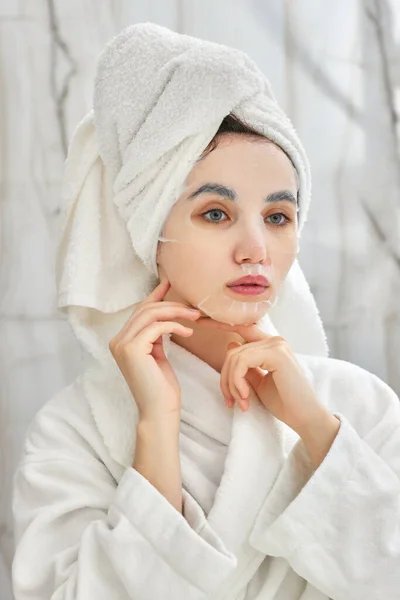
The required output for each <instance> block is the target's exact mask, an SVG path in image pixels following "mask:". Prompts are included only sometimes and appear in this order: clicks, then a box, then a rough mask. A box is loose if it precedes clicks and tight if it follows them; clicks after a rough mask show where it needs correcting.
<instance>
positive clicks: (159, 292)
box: [143, 277, 171, 304]
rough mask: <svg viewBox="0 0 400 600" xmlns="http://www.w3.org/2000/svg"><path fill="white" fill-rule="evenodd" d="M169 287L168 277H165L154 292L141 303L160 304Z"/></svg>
mask: <svg viewBox="0 0 400 600" xmlns="http://www.w3.org/2000/svg"><path fill="white" fill-rule="evenodd" d="M170 287H171V282H170V281H169V279H168V277H165V278H164V279H163V280H162V281H161V282H160V283H159V284H158V285H157V287H155V288H154V290H153V291H152V292H151V294H149V295H148V296H147V298H146V299H145V300H143V303H146V304H147V303H149V302H160V301H161V300H162V299H163V298H164V296H165V294H166V293H167V292H168V290H169V289H170Z"/></svg>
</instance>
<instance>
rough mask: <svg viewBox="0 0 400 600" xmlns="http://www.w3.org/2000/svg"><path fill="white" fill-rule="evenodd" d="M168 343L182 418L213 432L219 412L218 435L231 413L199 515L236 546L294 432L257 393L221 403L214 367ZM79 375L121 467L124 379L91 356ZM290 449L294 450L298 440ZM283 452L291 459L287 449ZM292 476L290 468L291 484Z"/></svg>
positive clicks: (130, 440)
mask: <svg viewBox="0 0 400 600" xmlns="http://www.w3.org/2000/svg"><path fill="white" fill-rule="evenodd" d="M169 344H170V346H169V349H168V353H167V356H168V357H169V360H170V361H171V363H172V364H173V366H174V369H175V372H176V375H177V377H178V380H179V382H180V385H181V390H182V419H183V420H185V421H187V422H189V423H191V424H192V425H195V426H197V428H199V429H201V430H202V431H203V432H205V433H207V434H208V435H211V436H213V437H215V439H218V435H219V432H218V421H219V419H222V422H223V430H222V432H220V435H221V436H223V435H224V432H225V434H226V431H227V429H226V427H227V421H226V419H227V415H229V416H228V418H229V419H231V423H230V425H229V427H230V434H229V436H228V437H229V438H230V439H228V440H227V441H228V449H227V456H226V462H225V466H224V471H223V474H222V478H221V481H220V485H219V487H218V489H217V492H216V495H215V499H214V503H213V505H212V508H211V510H210V512H209V514H208V517H207V518H208V521H209V523H210V525H211V526H212V527H213V528H214V529H215V531H216V532H217V533H218V534H219V535H220V536H221V538H222V539H223V540H224V542H225V544H226V545H227V547H228V548H229V549H230V550H231V551H233V552H235V551H236V552H239V550H240V549H243V544H246V540H247V539H248V537H249V535H250V532H251V529H252V526H253V524H254V521H255V518H256V516H257V514H258V512H259V510H260V508H261V506H262V504H263V503H264V501H265V499H266V498H267V496H268V494H269V492H270V491H271V489H272V487H273V485H274V482H275V481H276V479H277V477H278V475H279V473H280V471H281V470H282V468H283V466H284V464H285V462H288V461H287V460H286V459H287V457H288V454H289V453H290V452H291V449H292V448H293V446H294V445H295V444H296V442H297V441H298V440H299V437H298V435H297V434H296V433H295V432H294V431H293V430H291V429H290V428H289V427H288V426H286V425H285V424H284V423H282V422H281V421H279V420H278V419H276V418H275V417H273V415H272V414H271V413H270V412H269V411H268V410H267V409H265V407H264V406H263V405H262V404H261V402H260V401H259V400H258V398H257V396H253V397H251V399H250V407H249V409H248V410H247V411H246V412H243V411H242V410H241V409H240V408H239V407H238V406H237V405H235V407H234V408H233V409H228V408H227V407H226V406H225V404H224V398H223V395H222V393H221V390H220V386H219V382H220V374H219V373H218V372H217V371H216V370H215V369H213V368H212V367H210V366H209V365H208V364H207V363H205V362H204V361H202V360H201V359H199V358H198V357H197V356H195V355H193V354H191V353H190V352H189V351H187V350H185V349H183V348H181V347H180V346H178V345H176V344H174V343H173V342H169ZM303 368H304V371H305V374H306V376H307V377H309V378H310V381H311V378H312V373H311V371H310V369H309V368H308V367H307V365H306V364H304V363H303ZM80 379H81V382H82V385H83V387H84V391H85V394H86V397H87V399H88V402H89V405H90V408H91V411H92V414H93V417H94V420H95V422H96V425H97V428H98V430H99V432H100V434H101V436H102V438H103V440H104V443H105V445H106V446H107V448H108V450H109V453H110V455H111V457H112V458H113V459H114V460H115V461H116V462H117V463H119V464H120V465H121V466H122V467H125V468H129V467H131V466H132V465H133V460H134V448H135V443H136V425H137V420H138V411H137V407H136V404H135V402H134V400H133V398H132V394H131V392H130V390H129V388H128V386H127V384H126V382H125V379H124V378H123V377H122V375H118V373H117V372H116V370H115V368H114V367H113V366H112V365H111V364H110V369H109V370H107V369H106V368H105V367H104V365H102V366H101V367H100V366H99V364H93V365H92V366H91V367H89V368H88V369H86V371H85V372H84V373H83V374H82V375H81V377H80ZM189 382H190V389H188V388H189ZM196 409H197V411H196ZM203 410H204V415H203V412H202V411H203ZM213 428H214V429H213ZM220 441H221V442H222V443H223V440H222V439H221V440H220ZM296 452H302V449H301V448H299V447H298V445H296ZM290 459H291V461H292V463H293V464H294V462H295V461H296V456H295V453H291V457H290ZM288 464H289V463H288ZM286 468H287V466H286ZM289 468H290V466H289ZM292 468H293V467H292ZM184 484H185V481H184V479H183V485H184ZM299 484H300V482H299V481H298V480H297V479H296V470H295V469H294V468H293V473H292V485H293V486H298V485H299Z"/></svg>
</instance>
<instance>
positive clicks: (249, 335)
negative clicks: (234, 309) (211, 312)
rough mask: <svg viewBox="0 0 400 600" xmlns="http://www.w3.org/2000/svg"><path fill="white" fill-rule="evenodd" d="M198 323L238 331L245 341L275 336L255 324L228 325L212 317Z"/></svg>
mask: <svg viewBox="0 0 400 600" xmlns="http://www.w3.org/2000/svg"><path fill="white" fill-rule="evenodd" d="M199 323H200V324H201V326H202V327H211V328H216V329H223V330H224V331H231V332H232V333H238V334H239V335H240V336H242V338H243V339H244V340H246V342H258V341H261V340H269V339H272V338H274V337H276V336H273V335H270V334H268V333H265V331H262V329H260V328H259V327H258V326H257V325H229V324H228V323H221V322H220V321H214V320H213V319H201V320H200V321H199Z"/></svg>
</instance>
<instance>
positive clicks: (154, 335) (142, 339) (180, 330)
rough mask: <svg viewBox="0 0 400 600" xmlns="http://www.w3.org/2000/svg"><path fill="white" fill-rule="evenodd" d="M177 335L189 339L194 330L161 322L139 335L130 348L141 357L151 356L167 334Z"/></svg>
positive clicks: (152, 324) (150, 326)
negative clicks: (161, 338)
mask: <svg viewBox="0 0 400 600" xmlns="http://www.w3.org/2000/svg"><path fill="white" fill-rule="evenodd" d="M169 333H176V334H177V335H181V336H183V337H189V336H190V335H192V333H193V329H190V328H189V327H185V326H184V325H180V324H179V323H175V321H160V322H156V323H151V324H150V325H149V326H148V327H145V328H144V329H142V331H140V332H139V333H138V335H137V336H136V337H135V338H133V340H131V341H130V342H129V346H132V347H134V348H135V351H136V352H139V353H140V354H141V355H142V354H143V353H145V354H151V353H152V351H153V344H155V343H156V341H157V340H158V339H159V338H160V336H163V335H165V334H169Z"/></svg>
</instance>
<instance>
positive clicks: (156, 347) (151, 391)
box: [109, 278, 201, 422]
mask: <svg viewBox="0 0 400 600" xmlns="http://www.w3.org/2000/svg"><path fill="white" fill-rule="evenodd" d="M170 285H171V284H170V282H169V280H168V279H167V278H166V279H164V280H163V281H162V282H161V283H160V284H159V285H158V286H157V287H156V288H155V289H154V290H153V291H152V293H151V294H150V295H149V296H148V297H147V298H146V299H145V300H143V302H140V303H139V304H138V305H137V306H136V307H135V310H134V311H133V313H132V315H131V316H130V318H129V319H128V321H127V322H126V323H125V325H124V327H123V328H122V329H121V331H119V333H117V335H116V336H115V337H114V338H113V339H112V340H111V341H110V343H109V349H110V351H111V354H112V355H113V357H114V359H115V361H116V363H117V365H118V367H119V370H120V371H121V373H122V375H123V376H124V378H125V380H126V382H127V384H128V386H129V389H130V390H131V392H132V395H133V397H134V399H135V402H136V404H137V407H138V410H139V419H140V420H142V421H160V420H162V419H163V418H164V417H170V416H173V417H176V419H177V421H178V422H180V409H181V390H180V386H179V383H178V380H177V378H176V375H175V373H174V371H173V369H172V367H171V364H170V363H169V361H168V359H167V357H166V356H165V353H164V348H163V340H162V336H163V335H164V334H170V333H175V334H176V335H182V336H184V337H188V336H190V335H192V333H193V329H191V328H189V327H185V326H183V325H181V324H180V323H176V322H175V321H174V320H173V319H175V318H180V319H190V320H193V321H194V320H196V319H198V318H199V317H200V315H201V312H200V310H197V309H191V308H189V307H187V306H185V305H184V304H181V303H180V302H162V299H163V298H164V296H165V294H166V293H167V292H168V290H169V288H170Z"/></svg>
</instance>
